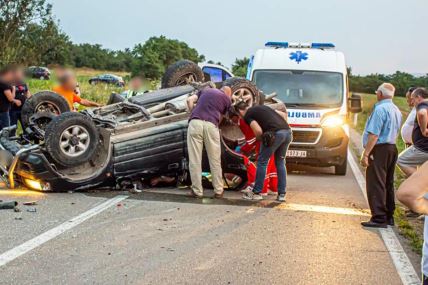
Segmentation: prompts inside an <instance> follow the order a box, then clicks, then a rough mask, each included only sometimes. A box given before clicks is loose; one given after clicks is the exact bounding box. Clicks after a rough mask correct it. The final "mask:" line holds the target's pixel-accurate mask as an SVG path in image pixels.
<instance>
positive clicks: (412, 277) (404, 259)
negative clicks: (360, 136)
mask: <svg viewBox="0 0 428 285" xmlns="http://www.w3.org/2000/svg"><path fill="white" fill-rule="evenodd" d="M348 161H349V164H350V165H351V169H352V172H353V173H354V176H355V179H356V180H357V182H358V185H359V186H360V190H361V192H362V193H363V195H364V198H365V199H366V202H367V204H368V201H367V194H366V179H365V177H364V175H363V174H362V173H361V170H360V168H359V167H358V164H357V163H356V161H355V158H354V156H353V155H352V153H351V151H350V150H349V149H348ZM379 231H380V234H381V236H382V239H383V242H384V243H385V246H386V248H387V250H388V252H389V255H390V256H391V258H392V261H393V263H394V265H395V268H396V269H397V272H398V275H399V276H400V278H401V282H403V284H404V285H416V284H418V285H419V284H421V280H420V279H419V276H418V274H416V271H415V269H414V268H413V265H412V263H411V262H410V259H409V257H408V256H407V254H406V252H405V251H404V249H403V247H402V246H401V244H400V241H399V240H398V238H397V236H396V235H395V232H394V231H393V230H392V229H391V228H387V229H379Z"/></svg>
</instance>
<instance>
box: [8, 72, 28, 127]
mask: <svg viewBox="0 0 428 285" xmlns="http://www.w3.org/2000/svg"><path fill="white" fill-rule="evenodd" d="M15 82H16V83H15V99H16V100H19V101H20V102H21V103H20V106H18V105H17V104H15V103H13V104H12V106H11V108H10V111H9V118H10V125H11V126H13V125H16V126H17V124H18V122H19V123H20V124H21V126H22V123H21V110H22V106H23V105H24V103H25V101H26V100H27V99H28V98H30V96H31V93H30V90H29V89H28V86H27V84H26V83H25V82H24V71H23V70H22V69H21V68H19V69H17V70H16V71H15ZM14 134H15V131H13V133H12V135H14Z"/></svg>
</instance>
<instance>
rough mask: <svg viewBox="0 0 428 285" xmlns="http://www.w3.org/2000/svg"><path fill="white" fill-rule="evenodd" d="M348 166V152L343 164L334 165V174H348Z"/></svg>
mask: <svg viewBox="0 0 428 285" xmlns="http://www.w3.org/2000/svg"><path fill="white" fill-rule="evenodd" d="M347 167H348V154H346V155H345V160H344V161H343V163H342V164H341V165H335V166H334V174H335V175H339V176H344V175H346V169H347Z"/></svg>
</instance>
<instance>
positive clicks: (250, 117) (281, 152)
mask: <svg viewBox="0 0 428 285" xmlns="http://www.w3.org/2000/svg"><path fill="white" fill-rule="evenodd" d="M235 111H236V112H237V113H238V114H239V115H240V116H241V117H242V118H244V120H245V122H246V123H247V124H248V125H249V126H250V127H251V129H252V130H253V132H254V135H255V136H256V139H257V140H258V141H262V144H261V146H260V153H259V157H258V162H257V171H256V182H255V184H254V188H253V190H252V191H248V192H246V193H244V196H243V198H244V199H246V200H262V199H263V197H262V195H261V194H260V193H261V192H262V190H263V185H264V181H265V177H266V168H267V166H268V162H269V158H270V157H271V156H272V154H273V155H274V157H275V166H276V170H277V176H278V196H277V200H278V201H279V202H285V194H286V186H287V170H286V168H285V156H286V153H287V150H288V146H289V145H290V143H291V140H292V132H291V129H290V126H289V125H288V123H287V114H286V113H284V112H280V111H275V110H273V109H272V108H270V107H268V106H264V105H260V106H255V107H251V108H250V106H248V104H247V103H245V102H239V103H237V104H236V105H235Z"/></svg>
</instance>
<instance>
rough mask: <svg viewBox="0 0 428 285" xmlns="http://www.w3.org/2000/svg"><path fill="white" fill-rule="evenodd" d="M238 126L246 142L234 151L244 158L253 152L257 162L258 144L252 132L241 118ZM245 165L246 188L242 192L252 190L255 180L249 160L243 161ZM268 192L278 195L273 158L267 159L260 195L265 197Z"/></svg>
mask: <svg viewBox="0 0 428 285" xmlns="http://www.w3.org/2000/svg"><path fill="white" fill-rule="evenodd" d="M238 125H239V128H240V129H241V131H242V133H243V134H244V136H245V141H246V142H245V144H244V145H242V146H240V147H238V148H237V149H236V151H237V152H240V153H242V154H244V155H246V156H250V155H251V153H252V152H255V153H256V161H257V156H258V154H259V150H260V142H258V141H257V140H256V137H255V135H254V133H253V130H252V129H251V128H250V126H249V125H248V124H247V123H246V122H245V121H244V120H243V119H242V118H241V119H239V122H238ZM245 165H246V166H247V178H248V186H247V188H246V189H245V190H244V191H248V189H252V186H253V183H254V181H255V178H256V166H255V165H254V163H252V162H251V161H250V160H249V159H245ZM249 187H251V188H249ZM269 191H270V192H272V193H278V177H277V174H276V167H275V159H274V157H273V156H272V157H271V158H270V159H269V164H268V167H267V170H266V178H265V183H264V186H263V190H262V193H261V194H262V195H267V194H268V193H269Z"/></svg>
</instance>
